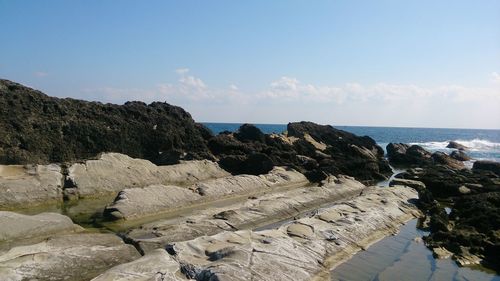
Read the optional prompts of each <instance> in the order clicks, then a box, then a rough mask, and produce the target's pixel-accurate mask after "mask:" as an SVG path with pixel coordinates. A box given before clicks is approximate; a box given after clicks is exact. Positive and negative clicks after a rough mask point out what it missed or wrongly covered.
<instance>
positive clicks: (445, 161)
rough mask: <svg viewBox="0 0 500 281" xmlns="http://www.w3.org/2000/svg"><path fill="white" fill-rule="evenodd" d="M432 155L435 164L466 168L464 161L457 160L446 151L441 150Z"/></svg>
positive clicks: (458, 168)
mask: <svg viewBox="0 0 500 281" xmlns="http://www.w3.org/2000/svg"><path fill="white" fill-rule="evenodd" d="M431 157H432V160H433V161H434V163H435V164H441V165H445V166H448V167H450V168H452V169H457V170H460V169H464V168H465V165H464V163H462V161H459V160H456V159H454V158H452V157H450V156H448V155H446V153H443V152H440V151H437V152H434V153H433V154H432V156H431Z"/></svg>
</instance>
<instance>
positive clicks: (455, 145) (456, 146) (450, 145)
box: [446, 141, 468, 150]
mask: <svg viewBox="0 0 500 281" xmlns="http://www.w3.org/2000/svg"><path fill="white" fill-rule="evenodd" d="M446 147H447V148H454V149H459V150H466V149H468V147H467V146H465V145H462V144H459V143H458V142H456V141H450V142H449V143H448V145H447V146H446Z"/></svg>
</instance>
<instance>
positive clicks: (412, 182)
mask: <svg viewBox="0 0 500 281" xmlns="http://www.w3.org/2000/svg"><path fill="white" fill-rule="evenodd" d="M396 185H402V186H408V187H411V188H415V189H416V190H422V189H425V184H424V183H423V182H421V181H416V180H407V179H398V178H395V179H393V180H391V182H390V183H389V186H396Z"/></svg>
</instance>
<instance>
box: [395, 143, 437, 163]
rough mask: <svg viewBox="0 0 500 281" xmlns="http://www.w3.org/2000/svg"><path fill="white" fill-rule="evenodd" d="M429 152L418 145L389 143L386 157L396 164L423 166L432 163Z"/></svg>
mask: <svg viewBox="0 0 500 281" xmlns="http://www.w3.org/2000/svg"><path fill="white" fill-rule="evenodd" d="M431 155H432V154H431V153H430V152H428V151H427V150H425V149H424V148H422V147H421V146H418V145H411V146H410V145H408V144H404V143H389V144H388V145H387V157H388V158H389V161H390V162H391V164H393V165H396V166H423V165H428V164H430V163H432V158H431Z"/></svg>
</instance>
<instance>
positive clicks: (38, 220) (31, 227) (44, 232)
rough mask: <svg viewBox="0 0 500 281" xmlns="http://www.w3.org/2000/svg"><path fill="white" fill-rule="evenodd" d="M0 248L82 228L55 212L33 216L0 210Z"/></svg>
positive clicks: (38, 240) (36, 240) (78, 230)
mask: <svg viewBox="0 0 500 281" xmlns="http://www.w3.org/2000/svg"><path fill="white" fill-rule="evenodd" d="M0 225H1V226H2V227H0V250H4V249H7V248H11V247H12V246H13V245H18V244H22V243H26V242H27V241H29V242H33V243H36V242H40V241H42V240H43V239H46V238H47V237H50V236H53V235H55V234H63V233H74V232H80V231H83V228H82V227H81V226H79V225H76V224H74V223H73V222H72V221H71V219H70V218H68V217H66V216H63V215H60V214H57V213H40V214H37V215H33V216H28V215H22V214H18V213H14V212H5V211H0Z"/></svg>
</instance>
